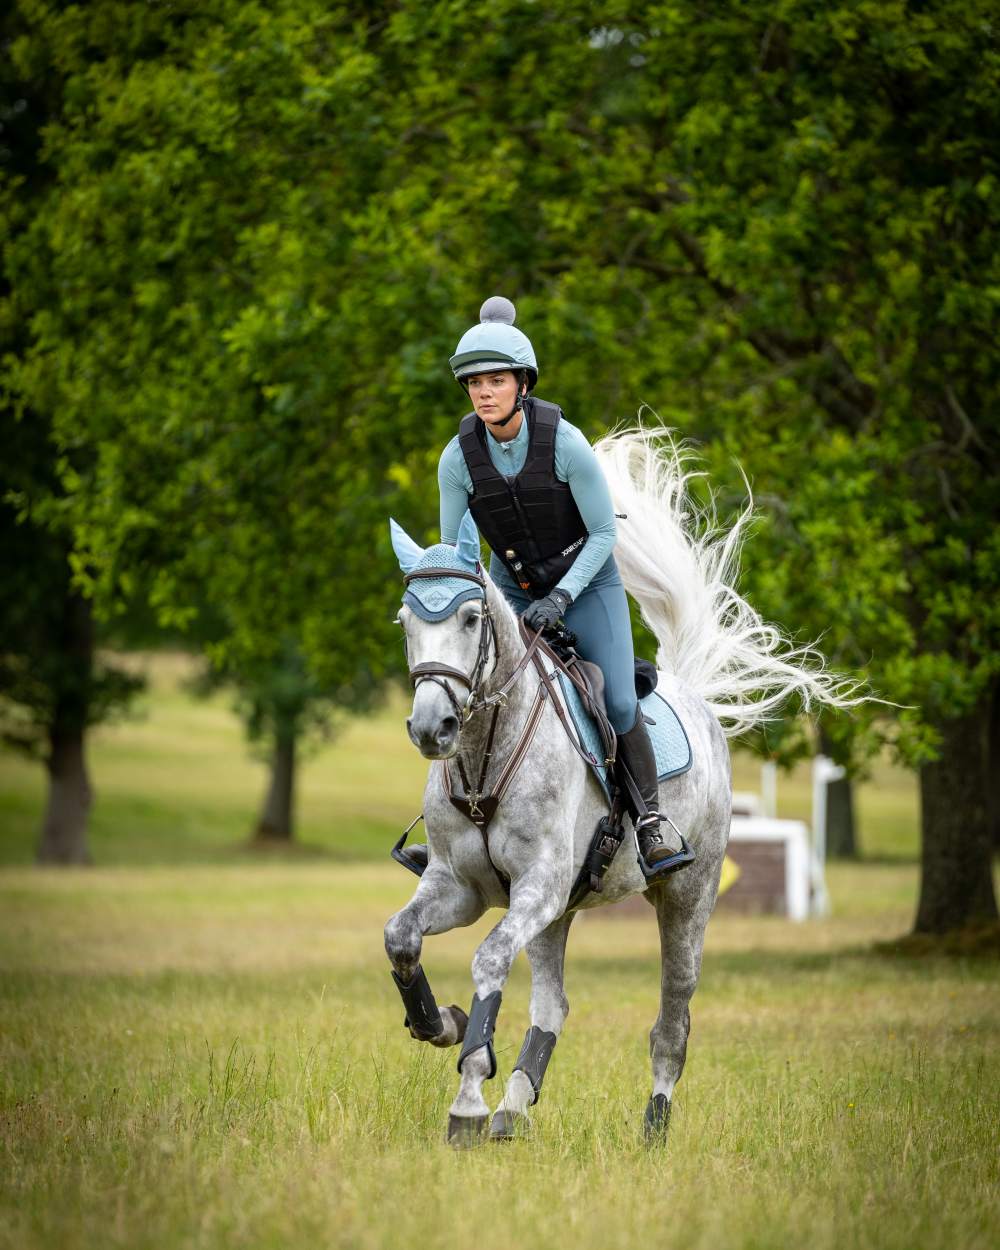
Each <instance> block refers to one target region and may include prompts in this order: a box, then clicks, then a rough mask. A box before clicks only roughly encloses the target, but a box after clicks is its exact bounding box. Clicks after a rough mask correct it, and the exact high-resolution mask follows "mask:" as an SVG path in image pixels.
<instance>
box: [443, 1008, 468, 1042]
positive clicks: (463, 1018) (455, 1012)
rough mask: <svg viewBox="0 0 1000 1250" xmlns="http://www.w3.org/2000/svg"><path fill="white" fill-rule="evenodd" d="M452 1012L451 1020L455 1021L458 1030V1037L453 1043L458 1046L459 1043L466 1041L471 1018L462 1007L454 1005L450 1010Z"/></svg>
mask: <svg viewBox="0 0 1000 1250" xmlns="http://www.w3.org/2000/svg"><path fill="white" fill-rule="evenodd" d="M448 1010H449V1011H450V1012H451V1018H452V1019H453V1020H454V1021H455V1028H456V1029H458V1037H456V1038H455V1041H454V1042H453V1043H452V1044H453V1045H455V1046H457V1045H458V1044H459V1042H464V1041H465V1030H466V1029H467V1028H468V1027H469V1017H468V1016H467V1015H466V1014H465V1012H464V1011H463V1010H462V1008H461V1007H456V1006H455V1004H454V1003H452V1005H451V1006H450V1007H449V1008H448Z"/></svg>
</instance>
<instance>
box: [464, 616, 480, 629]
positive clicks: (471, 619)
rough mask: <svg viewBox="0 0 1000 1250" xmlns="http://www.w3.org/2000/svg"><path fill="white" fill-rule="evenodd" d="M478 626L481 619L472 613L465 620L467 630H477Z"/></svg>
mask: <svg viewBox="0 0 1000 1250" xmlns="http://www.w3.org/2000/svg"><path fill="white" fill-rule="evenodd" d="M478 624H479V617H478V616H477V615H476V614H475V612H473V613H471V614H470V615H469V616H467V617H466V618H465V628H466V629H475V628H476V626H477V625H478Z"/></svg>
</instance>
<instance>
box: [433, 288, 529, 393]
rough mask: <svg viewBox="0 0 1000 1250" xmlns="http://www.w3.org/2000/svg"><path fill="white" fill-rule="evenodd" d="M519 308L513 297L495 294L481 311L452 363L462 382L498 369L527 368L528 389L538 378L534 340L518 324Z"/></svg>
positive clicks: (460, 343)
mask: <svg viewBox="0 0 1000 1250" xmlns="http://www.w3.org/2000/svg"><path fill="white" fill-rule="evenodd" d="M514 316H515V309H514V305H513V304H512V303H511V302H510V300H509V299H504V297H503V296H502V295H492V296H490V298H489V299H488V300H487V301H486V303H485V304H483V306H482V308H480V310H479V324H478V325H475V326H473V327H472V329H471V330H466V332H465V333H464V334H463V335H462V337H461V338H460V339H459V341H458V346H457V347H456V348H455V354H454V356H452V358H451V360H450V361H449V362H448V363H449V364H450V365H451V368H452V372H453V373H454V375H455V377H456V378H457V379H458V381H459V382H461V380H462V379H463V378H466V377H468V376H469V375H470V374H473V373H488V372H490V371H491V370H497V369H523V370H524V371H525V373H526V374H527V382H528V390H529V391H530V390H532V389H533V387H534V385H535V383H536V382H537V381H538V364H537V362H536V360H535V349H534V348H533V347H532V346H531V340H530V339H529V338H528V336H527V335H526V334H524V333H523V332H522V331H521V330H518V329H517V327H516V326H515V325H514Z"/></svg>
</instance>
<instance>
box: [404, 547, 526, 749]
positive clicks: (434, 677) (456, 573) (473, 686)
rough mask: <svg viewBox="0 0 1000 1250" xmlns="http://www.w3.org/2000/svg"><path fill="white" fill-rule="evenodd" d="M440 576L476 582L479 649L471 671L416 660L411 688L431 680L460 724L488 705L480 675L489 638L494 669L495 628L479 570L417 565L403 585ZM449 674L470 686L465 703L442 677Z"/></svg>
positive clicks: (497, 656)
mask: <svg viewBox="0 0 1000 1250" xmlns="http://www.w3.org/2000/svg"><path fill="white" fill-rule="evenodd" d="M442 577H460V578H464V580H465V581H468V582H475V584H476V585H477V586H478V587H479V588H480V589H481V590H482V592H483V611H482V616H481V617H480V625H479V652H478V654H477V656H476V663H475V665H474V667H473V669H472V672H471V673H463V672H462V670H461V669H460V668H452V667H451V665H450V664H437V663H435V662H434V661H430V662H429V663H427V664H417V665H416V666H415V667H414V668H411V669H410V681H411V683H412V685H413V689H414V690H416V688H417V687H418V686H419V685H420V683H421V682H423V681H432V682H434V684H435V685H436V686H440V687H441V689H442V690H443V691H444V692H445V694H446V695H447V696H448V698H449V700H450V701H451V705H452V707H453V708H454V709H455V714H456V715H457V716H458V721H459V724H460V725H464V724H465V722H466V721H467V720H468V719H469V717H470V716H471V715H472V714H473V712H477V711H478V710H479V709H480V708H483V707H488V706H489V705H490V703H491V700H489V699H484V698H483V697H482V694H481V690H480V686H481V683H482V680H483V675H484V674H485V672H486V664H487V662H488V660H489V656H490V640H491V639H492V641H493V670H492V671H493V672H495V671H496V666H497V662H498V660H499V658H500V657H499V655H498V653H497V628H496V624H495V623H494V621H493V614H492V613H491V612H490V605H489V604H488V603H487V602H486V581H485V579H484V578H482V577H480V576H479V574H478V573H467V572H465V571H464V570H463V569H416V570H414V571H413V572H412V573H407V574H406V576H405V577H404V578H403V585H404V586H409V584H410V582H412V581H416V580H417V579H418V578H435V579H437V580H440V579H441V578H442ZM446 677H450V678H451V679H452V680H453V681H460V682H462V684H463V685H465V686H468V688H469V697H468V698H467V699H466V700H465V703H464V704H461V703H459V701H458V699H457V697H456V696H455V691H454V690H453V689H452V688H451V686H450V685H449V684H448V682H447V681H445V680H444V679H445V678H446ZM505 699H506V694H504V695H503V696H502V699H501V701H503V700H505Z"/></svg>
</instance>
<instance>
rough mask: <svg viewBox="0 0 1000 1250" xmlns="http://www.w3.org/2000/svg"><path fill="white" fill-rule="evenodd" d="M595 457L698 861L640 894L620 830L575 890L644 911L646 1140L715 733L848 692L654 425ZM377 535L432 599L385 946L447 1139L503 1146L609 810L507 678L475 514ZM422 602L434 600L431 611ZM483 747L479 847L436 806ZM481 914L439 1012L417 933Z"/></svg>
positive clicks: (696, 884) (721, 757)
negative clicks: (484, 817)
mask: <svg viewBox="0 0 1000 1250" xmlns="http://www.w3.org/2000/svg"><path fill="white" fill-rule="evenodd" d="M596 450H597V453H598V456H599V457H600V459H601V463H602V466H603V468H604V471H605V474H606V476H607V477H608V482H609V485H610V487H611V492H612V497H613V498H614V501H615V505H616V508H617V509H618V511H619V512H624V513H625V514H626V516H627V519H626V520H624V521H623V522H622V524H621V525H620V526H619V538H618V546H617V549H616V557H617V560H618V564H619V568H620V570H621V574H622V579H623V581H624V583H625V586H626V589H627V590H628V591H629V593H631V594H632V595H633V596H634V597H635V598H636V599H637V601H638V603H639V605H640V607H641V609H642V611H643V615H644V618H645V619H646V621H647V623H648V624H649V626H650V627H651V629H652V630H653V632H654V634H655V636H656V638H657V641H658V643H659V650H658V653H657V669H658V671H659V683H658V686H657V690H658V691H659V693H661V694H662V695H663V697H664V698H665V699H666V700H667V701H668V702H669V703H670V704H671V705H672V706H673V708H674V710H675V711H676V712H677V714H678V716H679V717H680V719H681V721H682V723H683V725H684V727H685V729H686V731H687V735H688V738H689V741H690V744H691V750H692V756H693V763H692V766H691V768H690V769H689V770H688V771H687V772H685V773H683V774H682V775H680V776H677V777H674V778H672V779H671V780H669V781H666V782H664V783H662V784H661V787H660V810H661V811H663V812H665V813H667V814H668V815H669V816H670V819H671V820H672V821H673V823H674V824H675V825H676V826H677V828H678V829H679V830H681V831H682V832H683V833H684V835H685V836H686V838H687V840H688V841H689V843H690V844H691V846H692V847H693V849H694V851H695V860H694V862H693V863H692V864H690V865H689V866H687V867H686V868H684V869H683V871H681V872H679V873H676V874H675V875H672V876H668V877H666V878H664V879H663V880H662V881H659V882H657V883H655V884H652V885H650V884H648V883H647V881H646V878H645V877H644V875H643V873H642V871H641V870H640V867H639V865H638V862H637V857H636V851H635V845H634V839H633V840H626V842H625V843H624V844H623V845H622V847H621V850H620V851H619V853H618V855H617V856H616V858H615V859H614V861H613V863H612V864H611V867H610V869H609V871H608V873H607V875H606V877H605V878H604V883H603V888H602V892H601V893H600V894H593V893H590V894H588V895H587V896H586V897H585V899H584V900H583V902H582V903H581V904H580V909H581V910H582V909H584V908H590V907H596V906H601V905H603V904H606V903H614V902H617V901H618V900H619V899H623V898H626V897H628V896H629V895H632V894H637V893H644V894H645V896H646V898H647V900H648V901H649V902H650V903H651V904H652V905H653V907H654V908H655V911H656V917H657V923H658V925H659V931H660V949H661V977H660V1013H659V1016H658V1017H657V1019H656V1022H655V1024H654V1025H653V1028H652V1032H651V1034H650V1053H651V1056H652V1068H653V1089H652V1095H651V1097H650V1099H649V1103H648V1105H647V1108H646V1117H645V1129H646V1133H647V1136H649V1137H651V1138H662V1137H664V1136H665V1130H666V1127H667V1123H668V1120H669V1114H670V1105H671V1099H672V1096H673V1092H674V1087H675V1086H676V1084H677V1081H678V1080H679V1079H680V1076H681V1072H682V1071H683V1068H684V1059H685V1053H686V1049H687V1038H688V1030H689V1026H690V1014H689V1010H688V1004H689V1002H690V999H691V995H692V994H693V993H694V990H695V986H696V985H697V983H698V975H699V970H700V968H701V957H702V947H703V944H704V938H705V926H706V924H707V922H708V918H709V916H710V915H711V912H712V908H713V906H714V903H715V898H716V893H717V890H718V883H719V874H720V870H721V867H722V861H723V857H724V854H725V849H726V842H727V840H728V836H729V824H730V815H731V775H730V761H729V750H728V745H727V742H726V733H729V734H733V733H739V732H742V731H744V730H745V729H747V728H749V727H750V726H752V725H753V724H755V723H758V722H759V721H760V720H762V719H764V718H766V717H767V716H768V715H769V714H770V713H771V712H772V710H773V709H775V708H776V707H777V706H778V705H779V704H780V703H782V702H783V701H784V700H785V699H786V698H787V696H788V695H789V694H791V693H792V692H797V693H798V694H799V695H800V696H801V698H802V700H803V702H804V704H805V705H806V706H808V705H809V703H810V701H811V700H819V701H823V702H827V703H831V704H833V705H835V706H850V705H851V703H853V702H856V701H857V700H856V699H855V698H853V692H852V690H851V688H850V687H849V686H848V685H847V684H846V683H844V682H841V681H838V680H836V679H835V678H833V677H831V676H830V675H829V674H828V673H826V672H825V670H824V668H823V664H822V660H821V658H820V657H818V656H817V654H816V653H815V652H813V651H810V650H808V649H798V650H796V649H794V648H792V647H790V646H789V645H788V644H787V643H786V641H785V640H784V639H783V638H782V636H781V635H780V634H779V633H778V631H776V630H775V629H773V627H770V626H768V625H766V624H765V623H764V622H762V621H761V619H760V618H759V616H757V614H756V613H755V612H754V610H753V609H752V608H750V606H749V605H748V604H747V603H746V602H745V601H744V600H743V599H742V598H740V596H739V595H738V594H737V593H736V591H735V590H734V589H733V588H732V582H733V581H734V579H735V574H736V564H737V560H738V554H739V548H740V543H741V541H742V531H743V528H744V525H745V522H746V520H747V518H748V516H749V508H748V509H747V511H746V512H745V513H744V514H743V516H742V517H741V518H740V519H739V520H738V521H737V522H736V524H735V525H733V526H732V527H731V528H730V529H728V530H725V529H718V528H716V527H715V525H714V518H713V516H712V515H710V514H706V513H704V512H698V511H697V510H696V509H695V508H694V507H693V505H692V503H691V502H690V499H689V498H688V496H687V493H686V489H685V484H686V480H687V478H688V477H689V476H690V474H689V473H688V472H687V470H686V459H687V453H686V452H685V451H684V450H683V448H680V447H678V446H677V445H676V444H675V443H673V442H672V441H671V440H670V439H669V437H666V436H664V435H663V434H662V432H661V435H660V437H659V439H657V438H656V437H654V436H653V435H652V434H650V433H649V432H647V431H644V430H634V431H627V432H624V433H620V434H615V435H611V436H609V437H608V438H605V439H603V440H601V442H600V443H598V445H597V448H596ZM393 546H394V548H395V551H396V554H397V556H398V558H399V560H400V564H401V567H402V568H403V571H404V573H406V574H408V575H409V577H410V578H411V579H416V578H419V579H423V580H422V581H421V582H419V583H418V582H417V581H416V580H410V581H409V583H408V584H409V587H410V588H411V590H412V589H416V590H417V591H418V592H420V591H424V592H427V591H428V589H429V590H430V592H431V593H430V595H429V597H428V595H427V594H426V593H425V596H424V598H423V599H422V600H421V601H420V604H419V606H420V609H421V610H420V612H419V613H418V612H417V611H414V610H413V606H412V605H413V602H414V601H413V599H412V598H410V596H409V594H407V595H406V596H404V604H403V606H402V607H401V609H400V613H399V620H400V623H401V625H402V627H403V629H404V631H405V634H406V653H407V658H408V663H409V666H410V671H411V673H414V670H417V674H416V680H415V690H414V696H413V711H412V715H411V717H410V718H409V720H408V722H407V727H408V730H409V734H410V737H411V739H412V740H413V742H414V743H415V745H417V746H418V748H419V749H420V751H421V753H422V754H423V755H425V756H426V757H427V758H428V759H431V760H434V761H435V762H434V763H433V764H432V766H431V768H430V771H429V774H428V778H427V785H426V789H425V791H424V806H423V814H424V820H425V823H426V826H427V832H428V844H429V858H428V863H427V867H426V870H425V871H424V873H423V875H422V876H421V878H420V881H419V884H418V885H417V888H416V891H415V892H414V895H413V898H412V899H411V900H410V902H409V903H407V905H406V906H405V907H404V908H403V909H402V910H401V911H399V912H397V913H396V914H395V915H394V916H393V917H392V918H391V919H390V920H389V921H388V923H387V924H386V927H385V945H386V951H387V953H388V956H389V959H390V962H391V964H392V969H393V973H394V977H395V980H396V983H397V986H398V987H399V989H400V993H401V994H402V996H403V1000H404V1003H405V1005H406V1009H407V1022H408V1024H409V1026H410V1030H411V1033H412V1034H413V1036H414V1037H416V1038H418V1039H419V1040H424V1041H429V1042H430V1043H431V1045H434V1046H441V1047H446V1046H453V1045H456V1044H457V1043H462V1051H461V1055H460V1059H459V1071H460V1080H459V1087H458V1093H457V1094H456V1096H455V1100H454V1102H453V1103H452V1105H451V1109H450V1116H449V1133H448V1136H449V1140H451V1141H452V1142H454V1143H455V1144H457V1145H465V1144H471V1143H473V1142H475V1141H478V1140H480V1139H481V1138H482V1137H483V1136H484V1135H485V1133H486V1129H487V1125H488V1124H489V1125H490V1127H489V1136H490V1137H492V1138H493V1139H495V1140H503V1139H507V1138H510V1137H512V1136H515V1135H517V1134H518V1133H521V1132H523V1131H524V1130H525V1129H526V1127H527V1123H528V1121H527V1109H528V1107H529V1106H530V1105H532V1104H533V1103H534V1102H536V1101H537V1098H538V1093H539V1091H540V1088H541V1083H542V1077H543V1076H544V1072H545V1067H546V1065H547V1063H548V1060H549V1058H550V1056H551V1053H552V1050H553V1047H554V1046H555V1043H556V1041H557V1039H558V1037H559V1034H560V1032H561V1030H562V1027H563V1023H564V1021H565V1019H566V1015H567V1011H568V1003H567V1001H566V996H565V993H564V991H563V962H564V957H565V950H566V939H567V936H568V934H569V928H570V925H571V924H572V922H573V916H574V915H575V914H576V913H575V911H572V912H568V911H567V910H566V908H567V903H568V901H569V897H570V892H571V889H572V887H573V884H574V882H575V880H576V878H577V874H578V872H579V871H580V868H581V865H582V863H583V861H584V857H585V855H586V853H587V851H588V848H589V845H590V842H591V838H592V836H593V834H594V830H595V827H596V826H597V823H598V821H599V820H600V819H601V817H602V816H604V815H605V814H606V812H607V803H606V800H605V797H604V793H603V791H602V789H601V788H600V786H599V784H598V783H597V781H596V779H595V778H594V776H593V775H592V773H591V770H590V769H589V768H588V766H587V764H586V763H585V762H584V761H583V760H582V759H581V757H580V755H579V754H578V753H577V751H576V750H575V749H574V746H573V744H572V743H571V742H570V739H569V737H568V735H567V733H566V731H565V729H564V728H563V725H562V724H561V722H560V719H559V717H558V716H557V713H556V709H555V707H554V706H553V700H552V698H551V697H549V698H540V697H539V693H538V691H539V684H540V679H539V676H538V674H537V672H536V671H535V669H534V668H533V667H532V665H531V664H527V665H526V666H525V667H524V669H523V671H521V672H520V674H516V669H517V666H518V663H519V661H521V660H522V658H523V657H524V654H525V643H524V640H523V637H522V634H521V631H520V630H519V626H518V619H517V617H516V616H515V613H514V612H513V610H512V609H511V607H510V606H509V605H508V603H507V602H506V600H505V599H504V597H503V595H502V594H501V592H500V591H499V590H498V589H497V588H496V586H495V585H494V584H493V583H492V582H491V581H490V579H489V577H488V575H486V574H485V572H484V571H480V572H479V573H478V574H477V572H476V570H477V566H478V557H479V543H478V535H477V534H476V531H475V527H474V525H473V524H472V521H471V517H469V516H468V515H467V516H466V518H465V522H464V523H463V526H462V529H461V532H460V534H459V540H458V544H457V547H455V548H452V547H446V546H444V545H437V546H434V547H431V548H428V549H427V550H426V551H424V550H423V549H422V548H420V547H419V546H417V544H415V543H414V542H413V541H412V540H411V539H409V538H408V537H407V536H406V535H405V534H404V533H403V532H402V531H401V530H400V529H399V527H398V526H395V525H393ZM470 575H471V576H470ZM408 598H410V604H409V605H408V604H407V602H406V600H407V599H408ZM435 604H438V605H439V606H438V609H437V610H436V611H435V610H430V611H428V605H430V606H431V609H433V607H434V605H435ZM428 616H430V617H432V618H436V619H426V618H427V617H428ZM499 695H503V698H500V697H498V696H499ZM497 704H499V705H500V711H499V712H498V714H497V716H496V725H495V731H494V736H493V739H492V742H489V741H488V739H489V737H490V725H491V723H492V722H493V719H494V718H493V716H492V709H493V708H495V707H496V706H497ZM470 713H471V714H470ZM532 717H534V718H536V720H537V725H536V726H535V728H534V733H533V736H532V737H531V745H530V749H528V750H527V751H526V752H525V753H524V756H523V759H522V760H521V762H520V764H519V766H517V761H516V759H515V760H514V761H511V756H512V753H514V752H515V751H517V750H518V748H519V747H523V742H524V737H525V732H526V725H528V724H529V723H530V718H532ZM723 721H724V722H725V723H726V730H725V731H724V730H723V724H722V722H723ZM487 750H489V752H490V760H489V761H488V766H487V767H486V769H485V771H484V773H483V776H484V778H485V781H484V784H483V785H482V786H478V782H477V783H476V784H475V785H474V786H473V789H475V788H476V787H477V786H478V789H479V790H480V791H481V792H482V793H483V794H493V793H495V790H496V782H497V780H498V778H499V779H500V780H501V782H502V781H503V780H504V776H505V775H506V774H508V773H510V771H511V769H510V767H509V765H511V764H512V763H513V765H514V766H515V773H514V775H513V779H512V781H510V783H509V788H508V789H506V790H505V791H504V793H503V797H502V798H501V800H500V802H499V804H497V805H496V808H495V812H494V813H493V814H492V819H491V821H490V823H489V828H488V843H487V838H486V837H485V836H484V834H483V832H482V831H481V829H480V827H478V826H477V824H474V823H473V822H472V820H470V819H469V818H468V817H467V816H466V815H464V814H462V812H460V811H459V810H458V809H457V808H456V807H455V806H454V804H453V802H452V801H451V798H450V797H449V792H450V793H451V794H456V793H460V791H461V789H462V788H464V787H462V786H460V785H459V783H458V782H457V780H456V777H455V775H454V774H451V773H450V772H449V774H448V775H447V776H446V770H450V769H452V768H453V767H455V766H456V765H457V764H458V763H459V761H461V762H462V764H463V773H462V775H463V776H464V778H465V779H466V780H471V779H473V778H478V777H479V776H480V771H481V762H482V760H483V757H484V754H485V753H486V752H487ZM456 757H457V758H456ZM473 798H474V799H475V796H473ZM504 879H506V881H509V898H508V895H507V892H506V889H505V886H504ZM490 907H500V908H505V909H506V914H505V915H504V916H503V918H502V919H501V920H500V922H499V923H498V924H497V925H496V926H495V927H494V928H493V929H492V930H491V932H490V933H489V934H488V936H487V937H486V938H485V939H484V940H483V942H482V943H481V944H480V946H479V947H478V949H477V950H476V953H475V956H474V957H473V960H472V979H473V984H474V987H475V995H474V997H473V1002H472V1008H471V1010H470V1013H469V1016H468V1017H466V1015H465V1013H464V1012H463V1011H461V1010H460V1009H459V1008H457V1007H455V1006H452V1007H438V1005H437V1004H436V1003H435V1001H434V997H433V994H432V993H431V991H430V987H429V985H428V983H427V979H426V977H425V975H424V973H423V971H422V969H421V966H420V955H421V948H422V944H423V939H424V937H425V936H426V935H428V934H434V933H444V932H446V931H447V930H449V929H454V928H457V927H459V926H463V925H470V924H472V923H473V922H474V921H476V920H478V919H479V917H480V916H481V915H482V914H483V912H484V911H486V910H487V909H488V908H490ZM521 950H525V951H526V952H527V956H528V960H529V963H530V966H531V1000H530V1016H531V1027H530V1029H529V1030H528V1034H527V1036H526V1038H525V1043H524V1046H523V1048H522V1050H521V1053H520V1055H519V1057H518V1060H517V1063H516V1064H515V1069H514V1071H513V1073H512V1075H511V1077H510V1079H509V1081H508V1082H507V1087H506V1092H505V1094H504V1097H503V1100H502V1101H501V1103H500V1105H499V1107H498V1108H497V1110H496V1113H495V1114H494V1116H493V1119H492V1122H491V1123H490V1120H489V1115H490V1109H489V1107H488V1105H487V1103H486V1100H485V1098H484V1096H483V1086H484V1082H485V1081H486V1080H487V1079H488V1078H490V1077H492V1076H493V1075H494V1073H495V1070H496V1060H495V1055H494V1050H493V1045H492V1037H493V1029H494V1025H495V1022H496V1018H497V1012H498V1011H499V1006H500V999H501V993H502V990H503V987H504V984H505V982H506V980H507V976H508V974H509V972H510V969H511V965H512V964H513V962H514V960H515V958H516V957H517V954H518V952H519V951H521Z"/></svg>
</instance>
